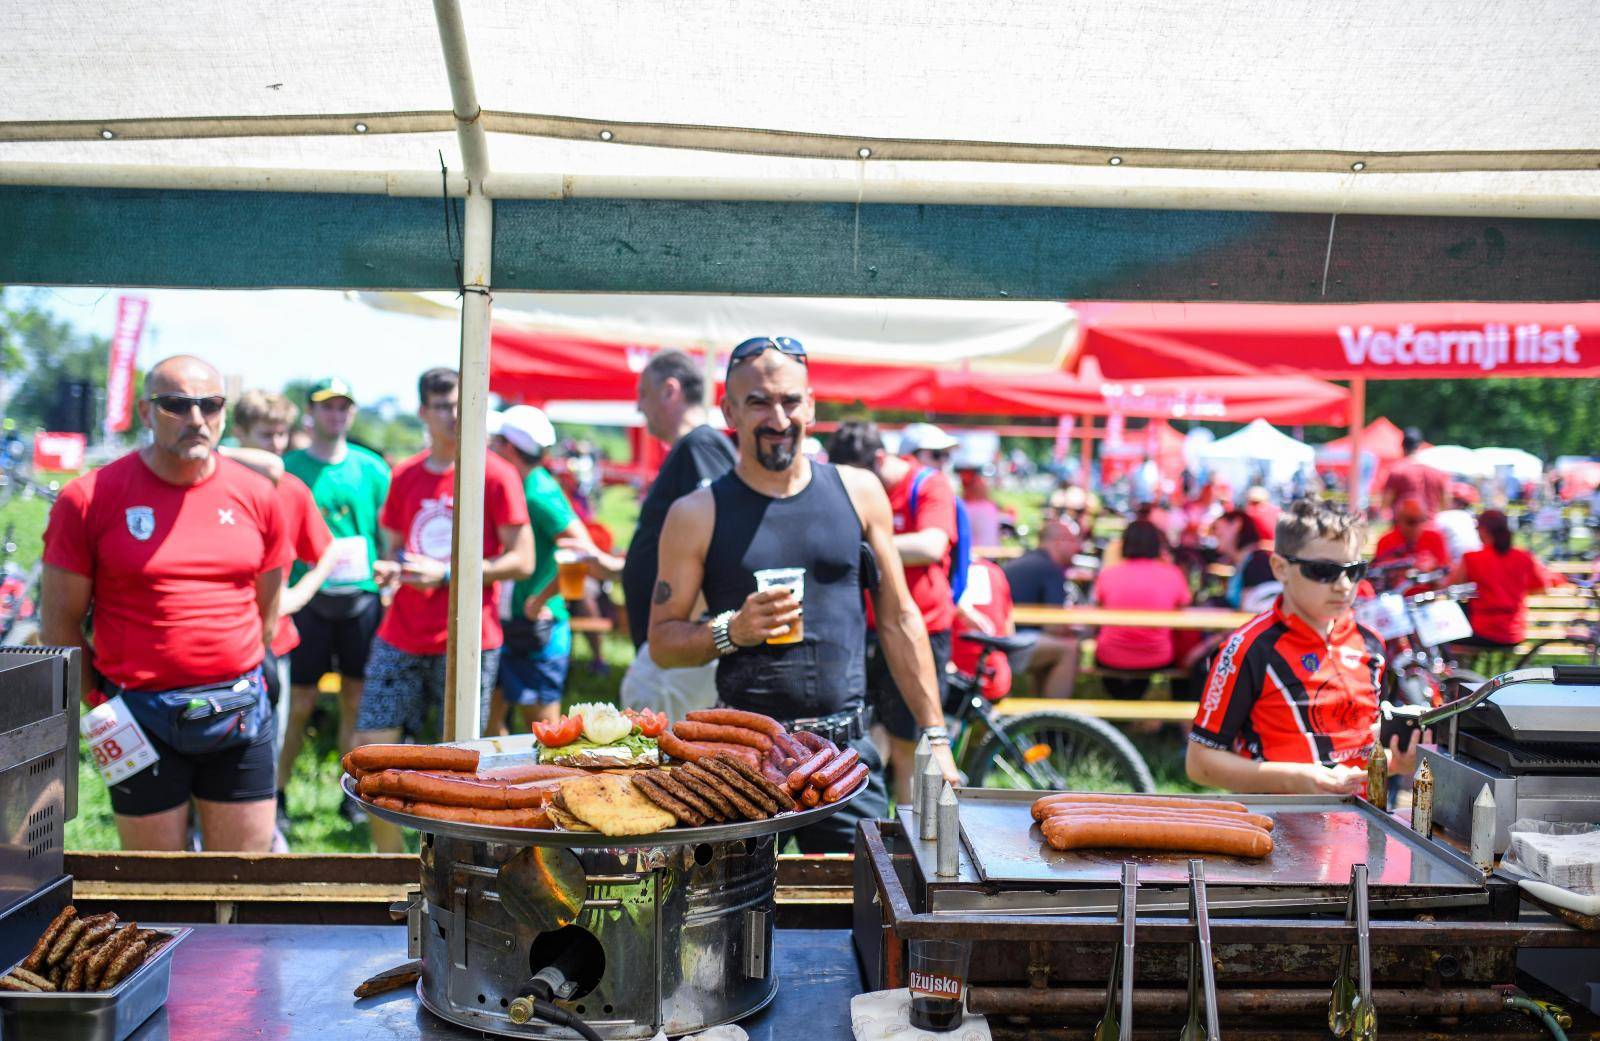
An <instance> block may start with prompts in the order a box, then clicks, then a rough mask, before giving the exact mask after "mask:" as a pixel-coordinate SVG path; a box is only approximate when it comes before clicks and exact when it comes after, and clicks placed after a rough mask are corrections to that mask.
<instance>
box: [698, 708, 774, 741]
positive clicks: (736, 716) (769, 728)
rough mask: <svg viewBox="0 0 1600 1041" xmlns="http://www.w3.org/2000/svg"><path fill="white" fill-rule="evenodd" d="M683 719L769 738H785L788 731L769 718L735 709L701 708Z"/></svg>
mask: <svg viewBox="0 0 1600 1041" xmlns="http://www.w3.org/2000/svg"><path fill="white" fill-rule="evenodd" d="M683 718H684V719H686V720H688V721H689V722H691V723H712V724H715V725H717V726H725V727H744V728H745V729H747V730H754V731H755V732H756V733H758V734H765V735H767V736H768V737H771V738H779V737H787V736H788V734H789V731H787V730H786V729H784V726H783V724H782V723H780V722H778V721H777V720H776V719H773V718H772V717H771V716H763V715H762V714H761V713H759V712H743V711H741V710H739V709H736V708H702V709H696V710H695V711H693V712H685V713H684V715H683Z"/></svg>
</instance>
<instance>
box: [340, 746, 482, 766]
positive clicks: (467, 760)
mask: <svg viewBox="0 0 1600 1041" xmlns="http://www.w3.org/2000/svg"><path fill="white" fill-rule="evenodd" d="M349 758H350V763H351V765H353V766H356V767H359V768H360V769H362V770H367V771H371V770H388V769H391V768H395V767H398V768H400V769H403V770H466V771H468V772H475V771H476V770H477V769H478V753H477V752H475V751H473V750H472V749H470V748H447V747H445V746H443V745H362V746H361V747H360V748H357V749H354V750H353V751H351V753H350V756H349Z"/></svg>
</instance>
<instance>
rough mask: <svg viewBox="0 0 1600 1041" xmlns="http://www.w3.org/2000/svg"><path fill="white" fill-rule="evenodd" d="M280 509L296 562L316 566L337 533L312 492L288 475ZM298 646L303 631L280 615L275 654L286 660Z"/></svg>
mask: <svg viewBox="0 0 1600 1041" xmlns="http://www.w3.org/2000/svg"><path fill="white" fill-rule="evenodd" d="M278 505H279V506H280V507H281V508H282V509H283V526H284V528H285V530H287V531H288V533H289V542H290V545H291V546H293V547H294V559H295V560H298V561H300V562H301V563H302V564H307V565H311V566H315V565H316V563H317V561H319V560H321V559H322V554H324V553H326V552H327V551H328V547H329V546H331V545H332V544H333V532H331V531H329V530H328V522H327V521H325V520H323V519H322V511H321V510H319V509H317V501H316V500H315V499H313V498H312V497H311V489H310V488H308V487H306V482H304V481H302V480H301V479H300V478H298V477H296V476H295V475H294V474H290V473H286V474H284V475H283V477H281V478H280V479H279V480H278ZM283 588H285V589H288V588H289V572H288V570H287V569H285V570H284V572H283ZM298 646H300V631H299V630H298V629H296V628H295V627H294V618H293V617H291V616H290V615H286V614H280V615H279V616H278V627H277V628H276V629H274V630H273V632H272V653H273V654H276V655H278V656H279V657H282V656H283V655H285V654H288V653H289V652H290V651H292V650H294V649H295V648H296V647H298Z"/></svg>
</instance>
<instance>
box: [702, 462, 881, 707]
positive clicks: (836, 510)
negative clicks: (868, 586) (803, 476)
mask: <svg viewBox="0 0 1600 1041" xmlns="http://www.w3.org/2000/svg"><path fill="white" fill-rule="evenodd" d="M711 494H712V496H713V498H714V500H715V502H716V508H717V520H716V525H715V526H714V527H713V528H712V532H711V545H710V547H709V548H708V549H707V550H706V569H705V579H704V582H703V586H702V588H703V591H704V593H705V597H706V604H707V606H708V607H709V608H710V610H711V613H712V614H714V615H716V614H721V613H722V612H723V611H736V610H738V609H739V608H740V607H742V606H744V602H745V599H746V598H747V597H748V596H749V595H750V594H751V593H753V592H755V591H756V579H755V573H756V572H757V571H760V570H763V569H765V568H783V567H803V568H805V569H806V579H805V600H804V603H805V607H804V611H803V614H804V618H805V626H804V637H803V638H802V640H801V642H799V643H792V644H777V645H772V644H762V645H760V646H758V647H749V648H743V647H741V648H740V649H738V650H736V651H734V652H733V653H732V654H730V655H728V656H727V657H725V658H723V659H722V660H721V661H720V662H719V663H718V665H717V695H718V697H720V698H721V700H722V701H723V702H724V703H725V704H727V705H729V706H732V707H734V708H741V709H745V710H747V711H751V712H764V713H766V714H767V715H769V716H774V717H776V718H778V719H804V718H809V717H813V716H826V715H830V714H832V713H834V712H840V711H843V710H844V709H847V708H855V707H857V706H858V705H860V704H861V703H862V701H863V700H864V699H865V697H866V685H867V680H866V632H867V619H866V610H865V608H864V607H863V606H862V599H861V519H860V518H859V517H858V516H857V515H856V508H855V505H854V504H853V503H852V502H851V501H850V495H849V493H847V492H846V491H845V489H844V481H842V480H841V479H840V477H839V471H838V470H837V469H835V468H834V467H832V466H830V465H828V464H827V463H812V464H811V481H810V482H809V483H808V484H807V485H806V486H805V487H804V488H802V489H800V491H798V492H797V493H795V494H794V495H791V496H789V497H788V498H786V499H774V498H771V497H770V496H766V495H762V494H761V493H760V492H757V491H756V490H754V489H753V488H751V487H750V486H749V485H747V484H745V483H744V482H743V481H741V480H740V479H739V475H738V474H737V473H735V472H732V471H730V472H728V473H725V474H723V475H722V476H721V477H719V478H717V479H716V480H715V481H713V482H712V484H711Z"/></svg>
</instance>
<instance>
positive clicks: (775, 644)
mask: <svg viewBox="0 0 1600 1041" xmlns="http://www.w3.org/2000/svg"><path fill="white" fill-rule="evenodd" d="M722 413H723V415H724V416H725V417H726V418H727V420H728V425H729V426H731V427H732V428H733V430H734V432H735V434H736V435H737V436H738V441H739V461H738V463H737V464H736V465H735V466H734V469H733V470H732V471H730V472H729V473H726V474H724V475H723V476H721V477H719V478H717V479H716V480H715V481H713V482H712V483H711V484H710V485H709V486H707V487H704V488H700V489H698V490H696V491H694V492H691V493H689V494H688V495H686V496H684V497H683V498H681V499H679V500H678V501H677V502H676V503H674V504H673V505H672V508H671V509H670V510H669V511H668V512H667V519H666V523H665V525H664V527H663V528H662V531H661V554H660V563H659V565H658V566H657V571H656V585H655V593H654V595H653V596H652V598H651V610H650V638H649V646H650V656H651V657H652V658H653V659H654V660H655V663H656V664H657V665H660V666H662V667H664V668H683V667H687V666H693V665H704V664H705V663H707V662H710V661H716V662H717V698H718V700H719V701H720V702H721V703H722V704H725V705H728V706H730V707H733V708H738V709H745V710H748V711H755V712H763V713H765V714H767V715H769V716H772V717H774V718H776V719H779V720H782V721H784V722H786V723H789V724H790V725H791V726H797V727H799V728H800V729H805V730H810V731H812V732H815V733H820V734H822V735H823V736H825V737H829V738H832V739H834V740H836V741H837V742H838V743H839V744H840V745H845V744H849V745H851V746H852V747H853V748H855V749H856V751H857V752H858V753H859V755H860V757H861V760H862V761H863V762H865V763H867V764H868V766H869V767H870V773H869V776H868V780H867V784H868V789H867V791H865V792H864V793H862V794H861V795H859V796H858V797H857V798H856V799H855V800H854V801H853V802H852V803H851V804H850V805H849V806H847V807H845V809H844V810H842V811H841V812H840V813H838V814H836V815H835V816H833V817H831V818H829V819H828V820H826V821H823V822H821V823H820V824H816V825H812V826H811V827H809V828H803V829H801V830H800V831H799V832H797V833H796V836H795V837H796V840H797V841H798V842H799V844H800V848H801V849H802V850H804V851H806V852H808V853H827V852H843V851H848V850H849V849H850V848H851V845H852V843H853V841H854V836H855V822H856V821H857V820H859V819H861V818H863V817H879V816H883V815H884V814H885V813H886V812H887V811H888V805H887V801H888V798H887V793H886V791H885V788H884V783H883V773H882V770H883V763H882V761H881V760H880V759H879V757H878V753H877V751H876V750H875V749H874V748H873V746H872V742H871V741H870V740H869V739H868V738H867V737H866V728H867V726H868V725H869V724H870V722H871V721H870V720H869V719H867V718H866V712H867V702H866V695H867V676H866V633H867V619H866V609H865V606H864V603H863V600H862V590H863V589H865V590H866V592H867V595H868V596H870V597H871V598H872V604H873V609H874V612H875V614H876V617H877V623H878V640H879V643H880V644H881V646H882V648H883V654H884V657H885V658H886V659H887V661H888V663H889V670H890V672H891V673H892V675H893V677H894V682H895V686H896V688H897V689H898V690H899V691H900V695H901V697H903V698H904V699H905V703H906V707H907V709H908V710H909V711H910V713H911V716H912V718H913V719H914V720H915V721H916V724H917V726H918V727H919V728H920V730H919V732H920V733H922V734H925V735H927V736H928V737H929V738H930V739H931V741H932V743H933V745H934V756H935V758H936V760H937V761H938V762H939V764H940V766H941V768H942V769H943V770H944V773H945V776H946V777H947V778H948V779H949V780H950V781H951V783H956V781H957V774H956V770H955V763H954V761H953V760H952V759H951V757H950V742H949V736H948V734H947V733H946V732H945V727H944V712H943V709H942V707H941V706H940V704H939V685H938V683H937V682H936V681H935V679H934V672H933V654H932V652H931V651H930V649H929V646H928V633H927V630H926V629H925V628H924V627H923V624H922V614H921V612H920V611H918V609H917V605H916V602H915V601H914V600H913V599H912V598H911V592H910V590H909V589H908V588H907V586H906V577H905V571H904V570H903V568H902V567H901V564H900V554H899V553H898V552H896V550H895V542H894V520H893V517H892V515H891V512H890V509H889V497H888V495H887V494H886V493H885V492H884V490H883V485H882V483H880V482H879V480H878V479H877V478H876V477H874V476H873V475H872V474H871V473H869V472H867V471H865V470H858V469H855V468H853V467H835V466H832V465H829V464H827V463H814V462H812V461H810V460H809V459H807V458H806V456H805V454H804V453H802V452H801V451H800V446H801V444H802V443H803V442H804V440H805V436H806V429H807V428H808V427H809V426H810V425H811V423H812V422H813V419H814V413H815V402H814V400H813V398H812V395H811V386H810V382H809V379H808V373H807V369H806V352H805V348H804V347H802V346H801V345H800V342H799V341H798V340H794V339H792V338H790V337H787V336H780V337H777V338H771V337H759V338H756V339H752V340H746V341H745V342H743V343H741V344H739V346H737V347H735V348H734V349H733V353H732V354H731V355H730V356H729V359H728V377H727V385H726V391H725V396H724V397H723V401H722ZM793 568H802V569H804V572H805V573H804V576H803V586H804V588H803V589H801V590H800V591H799V595H798V596H797V595H796V592H795V591H794V590H793V589H787V588H771V589H766V590H761V589H759V588H758V583H757V579H756V573H757V572H760V571H765V570H768V569H793ZM702 594H704V596H705V601H706V607H707V610H708V611H709V613H710V614H711V616H712V617H711V618H710V619H709V620H702V619H700V618H696V617H694V614H695V604H696V601H697V600H698V599H699V597H700V596H701V595H702ZM795 626H799V628H800V630H801V632H800V634H799V637H798V639H796V638H795V635H794V633H793V632H792V627H795Z"/></svg>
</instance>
